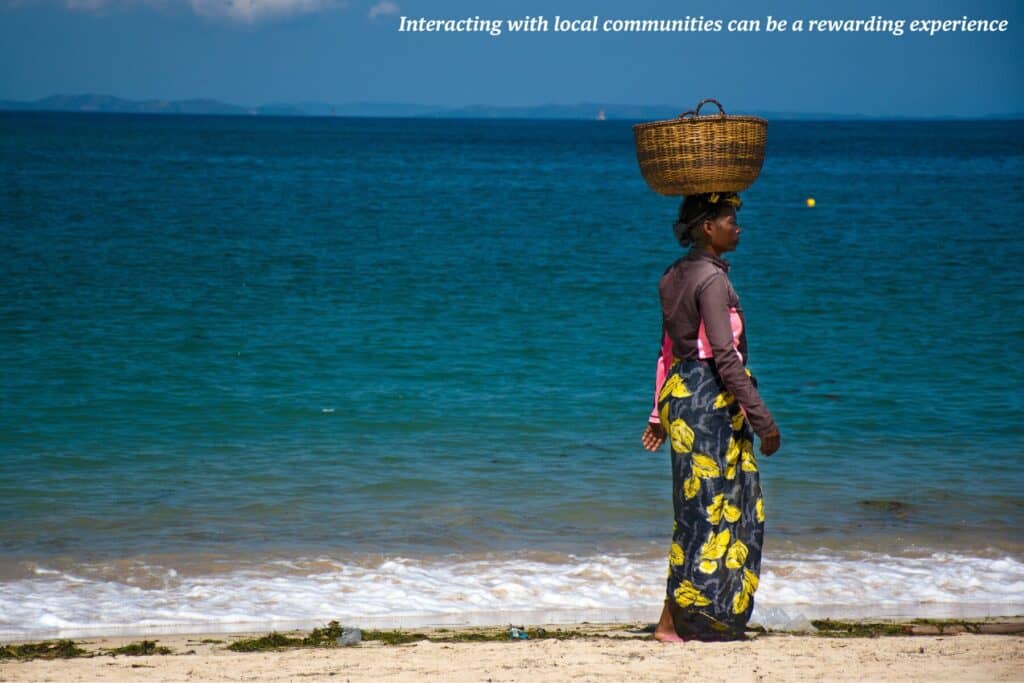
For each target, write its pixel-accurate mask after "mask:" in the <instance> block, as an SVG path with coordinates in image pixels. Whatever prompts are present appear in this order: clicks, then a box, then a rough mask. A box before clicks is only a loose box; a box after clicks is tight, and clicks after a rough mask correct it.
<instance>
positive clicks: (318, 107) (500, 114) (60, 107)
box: [0, 94, 1024, 121]
mask: <svg viewBox="0 0 1024 683" xmlns="http://www.w3.org/2000/svg"><path fill="white" fill-rule="evenodd" d="M0 110H7V111H75V112H102V113H112V114H193V115H195V114H202V115H220V116H365V117H371V116H372V117H388V116H391V117H402V118H412V117H422V118H472V119H499V118H513V119H576V120H587V119H591V120H593V119H626V120H655V119H667V118H673V117H675V116H678V115H679V113H680V108H679V107H678V106H669V105H627V104H600V103H596V102H584V103H580V104H546V105H539V106H531V107H493V106H487V105H473V106H467V107H432V106H428V105H422V104H407V103H400V102H351V103H347V104H326V103H323V102H301V103H277V104H264V105H260V106H257V107H242V106H239V105H236V104H227V103H225V102H219V101H217V100H208V99H195V100H126V99H122V98H120V97H113V96H112V95H95V94H85V95H51V96H50V97H44V98H42V99H38V100H34V101H31V102H19V101H14V100H0ZM730 113H733V112H730ZM736 113H743V114H747V115H753V116H763V117H764V118H767V119H774V120H780V119H792V120H803V121H825V120H828V121H836V120H841V121H856V120H878V119H887V120H892V119H907V120H921V119H924V118H927V119H929V120H956V119H963V118H967V117H960V116H931V117H919V116H899V117H893V116H884V117H883V116H869V115H865V114H831V113H806V112H789V111H756V110H755V111H744V112H736ZM971 118H982V119H1024V112H1016V113H1009V114H989V115H986V116H981V117H971Z"/></svg>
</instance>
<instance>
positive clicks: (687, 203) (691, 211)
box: [672, 192, 743, 247]
mask: <svg viewBox="0 0 1024 683" xmlns="http://www.w3.org/2000/svg"><path fill="white" fill-rule="evenodd" d="M741 206H743V200H741V199H740V196H739V195H738V194H736V193H735V192H706V193H704V194H691V195H688V196H687V197H686V199H684V200H683V201H682V203H681V204H680V205H679V217H678V218H677V219H676V222H675V223H674V224H673V225H672V232H673V233H675V236H676V239H677V240H679V244H680V245H682V246H684V247H688V246H690V245H691V244H693V243H694V241H695V240H694V233H695V232H696V230H695V228H699V227H700V226H701V224H703V223H704V221H705V220H714V219H716V218H718V217H719V216H721V215H722V213H723V212H724V211H725V210H726V208H727V207H732V208H734V209H736V210H737V211H739V210H740V207H741Z"/></svg>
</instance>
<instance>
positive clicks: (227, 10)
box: [8, 0, 390, 24]
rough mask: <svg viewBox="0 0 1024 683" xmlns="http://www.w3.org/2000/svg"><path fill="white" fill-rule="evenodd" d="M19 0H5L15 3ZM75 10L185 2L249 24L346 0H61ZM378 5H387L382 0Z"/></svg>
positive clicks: (198, 10) (206, 14)
mask: <svg viewBox="0 0 1024 683" xmlns="http://www.w3.org/2000/svg"><path fill="white" fill-rule="evenodd" d="M21 1H23V0H8V3H11V4H13V3H17V2H21ZM62 2H63V4H64V5H65V6H66V7H67V8H68V9H70V10H73V11H76V12H90V13H94V14H98V13H102V12H104V11H105V10H107V9H109V8H113V7H116V6H121V7H130V6H133V5H134V6H139V5H145V6H149V7H172V6H174V5H185V6H186V7H188V8H190V9H191V10H192V11H193V12H195V13H196V14H198V15H200V16H203V17H209V18H212V19H227V20H230V21H237V22H241V23H247V24H252V23H255V22H258V21H261V20H263V19H274V18H281V17H286V16H293V15H297V14H313V13H315V12H323V11H327V10H334V9H340V8H343V7H345V6H346V5H347V4H348V3H347V1H346V0H62ZM381 4H390V3H387V2H386V0H385V2H383V3H381Z"/></svg>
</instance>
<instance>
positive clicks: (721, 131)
mask: <svg viewBox="0 0 1024 683" xmlns="http://www.w3.org/2000/svg"><path fill="white" fill-rule="evenodd" d="M708 102H712V103H714V104H715V105H716V106H717V107H718V111H719V113H718V114H717V115H711V116H701V115H700V108H701V107H703V106H704V105H705V104H707V103H708ZM767 137H768V122H767V121H765V120H764V119H762V118H758V117H756V116H727V115H726V113H725V110H724V109H723V108H722V105H721V104H719V103H718V102H717V101H716V100H710V99H708V100H701V102H700V103H699V104H698V105H697V107H696V109H694V110H692V111H687V112H683V113H682V114H680V115H679V117H678V118H675V119H670V120H668V121H651V122H650V123H638V124H637V125H635V126H633V139H634V141H635V142H636V159H637V161H638V162H639V163H640V172H641V173H643V176H644V180H646V181H647V184H648V185H650V186H651V189H652V190H654V191H655V192H657V193H658V194H664V195H691V194H701V193H704V192H740V191H741V190H745V189H747V188H748V187H750V185H751V184H753V182H754V181H755V180H757V176H758V174H760V173H761V166H762V165H763V164H764V144H765V141H766V140H767Z"/></svg>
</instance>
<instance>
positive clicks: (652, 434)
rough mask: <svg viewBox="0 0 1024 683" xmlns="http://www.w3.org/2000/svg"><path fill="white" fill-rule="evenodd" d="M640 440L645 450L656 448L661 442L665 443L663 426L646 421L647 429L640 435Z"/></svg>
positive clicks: (654, 449)
mask: <svg viewBox="0 0 1024 683" xmlns="http://www.w3.org/2000/svg"><path fill="white" fill-rule="evenodd" d="M640 441H641V442H642V443H643V445H644V448H646V449H647V450H649V451H656V450H658V449H659V448H661V444H663V443H665V428H664V427H662V426H661V424H660V423H657V422H648V423H647V429H645V430H644V433H643V436H641V437H640Z"/></svg>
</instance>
